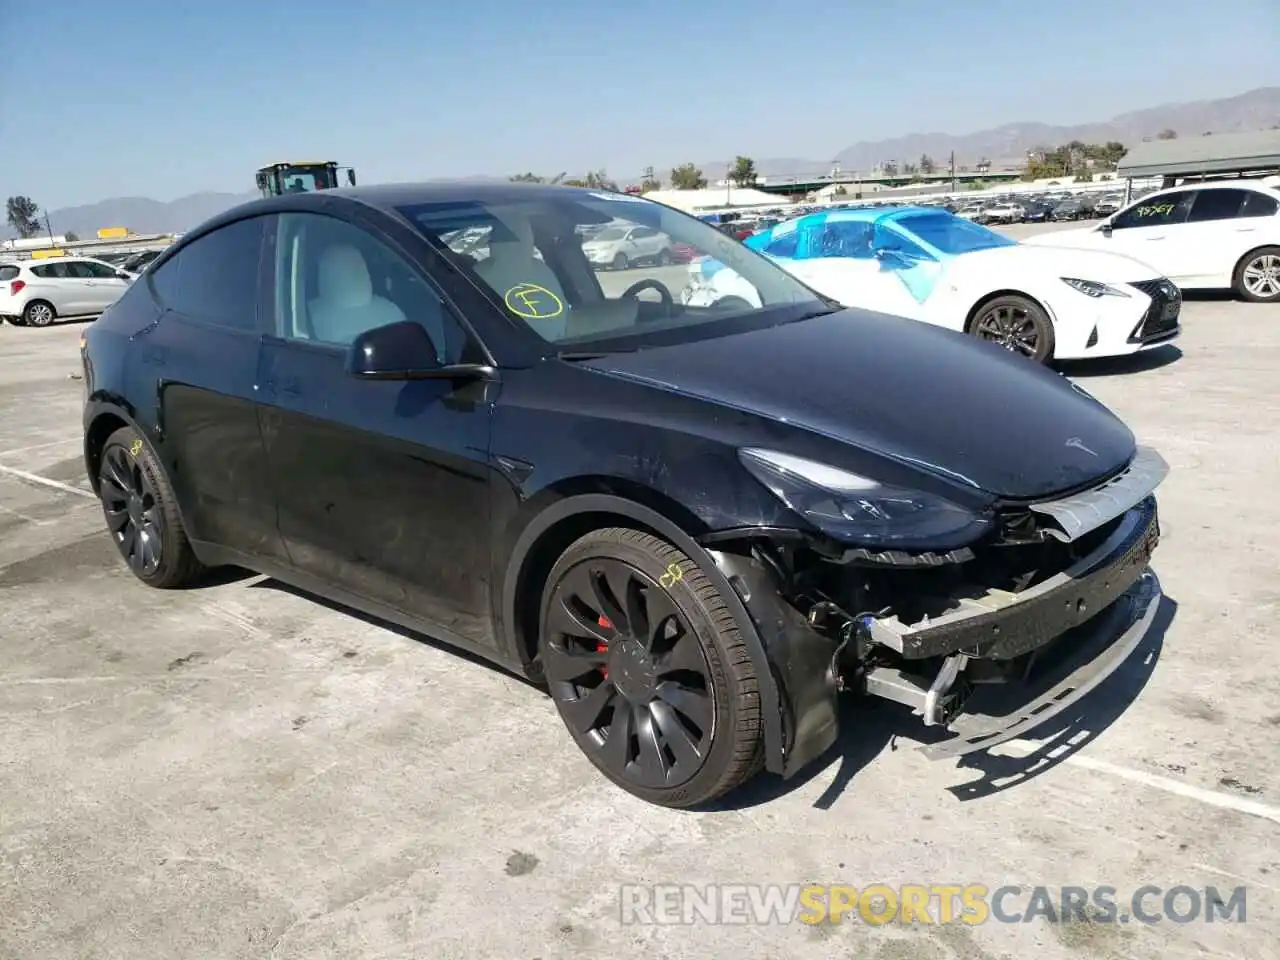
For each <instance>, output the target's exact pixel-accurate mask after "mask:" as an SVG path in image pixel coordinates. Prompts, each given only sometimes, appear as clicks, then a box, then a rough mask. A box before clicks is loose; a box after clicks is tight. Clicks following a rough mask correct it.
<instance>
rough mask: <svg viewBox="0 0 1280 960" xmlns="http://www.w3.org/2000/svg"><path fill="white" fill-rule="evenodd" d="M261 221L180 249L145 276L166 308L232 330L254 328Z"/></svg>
mask: <svg viewBox="0 0 1280 960" xmlns="http://www.w3.org/2000/svg"><path fill="white" fill-rule="evenodd" d="M265 224H266V218H265V217H251V218H250V219H248V220H237V221H236V222H235V223H229V224H227V225H226V226H225V227H219V228H218V229H217V230H214V231H213V232H212V233H208V234H205V235H204V236H203V237H201V238H200V239H198V240H196V241H194V242H192V243H190V244H188V245H187V246H185V247H183V248H182V249H181V250H179V251H178V253H177V254H176V255H175V256H173V257H171V258H170V259H169V260H167V261H165V262H164V264H162V265H161V267H160V269H159V270H157V271H155V273H153V274H151V279H152V284H153V286H154V288H155V291H156V293H157V294H158V295H159V297H160V300H161V302H162V303H163V304H164V305H165V306H166V307H168V308H169V309H171V310H173V311H175V312H177V313H180V314H182V315H183V316H187V317H191V318H192V319H195V320H203V321H206V322H208V323H215V324H218V325H219V326H224V327H229V328H231V329H233V330H244V331H252V330H257V329H258V264H259V262H260V260H261V258H262V238H263V228H264V226H265Z"/></svg>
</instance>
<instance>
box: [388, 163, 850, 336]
mask: <svg viewBox="0 0 1280 960" xmlns="http://www.w3.org/2000/svg"><path fill="white" fill-rule="evenodd" d="M521 192H522V191H512V192H511V193H508V194H505V195H503V196H501V198H500V199H499V200H494V201H484V200H472V199H467V198H461V199H451V200H448V201H441V202H434V203H424V204H418V205H415V206H411V207H402V208H400V209H399V212H400V213H401V214H402V215H403V216H405V217H406V218H407V219H408V220H409V221H410V222H411V223H413V224H414V225H415V226H416V227H417V228H418V230H419V231H420V232H421V233H422V234H423V235H424V236H426V237H427V238H428V239H429V240H431V241H433V242H434V243H436V244H437V245H439V246H441V247H443V248H444V249H445V250H446V251H447V252H448V254H449V255H450V259H451V260H452V261H453V262H454V263H455V264H457V265H458V266H459V267H460V268H462V270H463V272H464V273H468V274H469V275H470V276H471V277H472V279H473V280H474V281H475V282H477V283H478V284H479V285H480V286H481V288H482V289H487V292H488V293H490V294H491V295H492V299H493V300H494V302H495V303H496V304H500V305H502V307H503V308H505V310H506V312H507V314H508V315H509V316H510V317H511V319H512V320H513V322H519V323H522V324H523V325H524V326H526V327H527V328H528V329H529V330H532V331H533V332H534V333H536V334H537V335H538V336H540V337H541V338H542V339H543V340H545V341H547V342H548V343H549V344H553V345H554V347H555V349H556V350H557V351H558V352H561V353H583V352H589V351H590V350H591V349H593V348H596V347H598V348H599V349H602V350H604V351H605V352H608V350H614V349H619V350H620V349H635V348H641V347H646V346H657V345H662V344H669V343H679V342H683V341H687V340H692V339H703V338H706V337H712V336H722V335H727V334H729V333H733V332H738V331H741V330H746V329H754V328H757V327H761V326H773V325H776V324H779V323H787V322H791V321H793V320H797V319H801V318H802V317H805V316H815V315H817V314H820V313H827V312H830V311H831V310H832V309H834V307H833V306H832V305H831V304H829V303H827V302H826V301H825V300H823V299H821V298H819V297H818V295H817V294H815V293H814V292H813V291H812V290H810V289H809V288H808V287H806V286H804V285H803V284H802V283H800V282H799V281H798V280H796V279H794V278H793V277H791V276H790V275H789V274H787V273H786V272H785V271H783V270H782V269H781V268H779V267H777V266H775V265H774V264H773V263H771V262H770V261H769V260H767V259H766V258H764V257H762V256H760V255H759V254H757V253H755V252H754V251H752V250H749V249H747V247H745V246H744V245H743V244H742V243H740V242H738V241H737V240H734V239H733V238H731V237H728V236H726V235H725V234H724V233H722V232H721V231H719V230H717V229H716V228H715V227H713V226H711V225H709V224H707V223H703V222H702V221H701V220H699V219H697V218H695V217H692V216H689V215H688V214H685V213H681V212H680V211H678V210H675V209H673V208H671V207H668V206H665V205H663V204H659V203H654V202H653V201H650V200H644V199H641V198H640V197H635V196H629V195H625V194H612V193H605V192H599V193H596V192H591V191H587V190H576V189H567V188H563V189H557V190H555V191H550V190H538V191H530V192H529V195H528V199H525V198H523V197H521V196H520V193H521ZM600 226H603V229H600V230H599V232H598V233H595V234H594V235H592V230H593V229H595V228H597V227H600ZM584 235H585V236H588V237H590V239H592V240H604V241H610V242H609V243H607V244H602V245H596V244H592V243H590V242H588V243H586V244H584V243H583V242H582V238H583V236H584Z"/></svg>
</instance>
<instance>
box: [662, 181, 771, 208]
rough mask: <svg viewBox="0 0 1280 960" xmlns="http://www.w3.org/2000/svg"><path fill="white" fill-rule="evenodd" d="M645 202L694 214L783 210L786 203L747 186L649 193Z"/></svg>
mask: <svg viewBox="0 0 1280 960" xmlns="http://www.w3.org/2000/svg"><path fill="white" fill-rule="evenodd" d="M644 196H645V199H646V200H656V201H657V202H658V203H665V204H666V205H667V206H669V207H675V208H676V209H677V210H684V211H685V212H686V213H698V212H700V211H703V210H723V209H725V208H726V207H742V208H744V209H751V208H761V209H763V208H767V207H785V206H787V205H788V204H789V203H790V201H789V200H788V199H787V198H786V197H780V196H776V195H774V194H771V193H765V192H764V191H762V190H752V189H751V188H750V187H706V188H704V189H702V190H651V191H649V192H648V193H646V194H645V195H644Z"/></svg>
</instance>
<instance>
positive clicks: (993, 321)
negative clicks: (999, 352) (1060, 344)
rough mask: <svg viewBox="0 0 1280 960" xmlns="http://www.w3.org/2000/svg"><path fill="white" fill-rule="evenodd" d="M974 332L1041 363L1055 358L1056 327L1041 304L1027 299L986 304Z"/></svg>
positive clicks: (1002, 298)
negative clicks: (1054, 327) (1050, 321)
mask: <svg viewBox="0 0 1280 960" xmlns="http://www.w3.org/2000/svg"><path fill="white" fill-rule="evenodd" d="M970 332H971V333H972V334H973V335H974V336H975V337H977V338H978V339H979V340H985V341H987V342H988V343H994V344H996V345H997V346H1001V347H1004V348H1005V349H1006V350H1009V351H1010V352H1012V353H1017V354H1021V355H1022V356H1024V357H1029V358H1030V359H1032V360H1035V361H1037V362H1039V363H1045V362H1047V361H1048V360H1049V358H1050V357H1051V356H1052V355H1053V327H1052V325H1051V324H1050V323H1049V317H1048V315H1047V314H1046V313H1045V312H1044V310H1043V309H1041V307H1040V306H1039V304H1037V303H1035V302H1034V301H1032V300H1028V299H1027V298H1025V297H1018V296H1005V297H997V298H996V299H994V300H992V301H990V302H989V303H985V304H983V305H982V307H981V309H980V310H979V311H978V314H977V316H976V317H974V320H973V324H972V325H971V327H970Z"/></svg>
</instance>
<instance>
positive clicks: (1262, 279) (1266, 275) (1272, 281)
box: [1231, 247, 1280, 303]
mask: <svg viewBox="0 0 1280 960" xmlns="http://www.w3.org/2000/svg"><path fill="white" fill-rule="evenodd" d="M1231 285H1232V287H1233V288H1234V289H1235V292H1236V295H1237V296H1238V297H1240V298H1241V299H1242V300H1248V301H1249V302H1250V303H1278V302H1280V247H1259V248H1258V249H1257V250H1251V251H1250V252H1249V253H1246V254H1245V255H1244V257H1243V258H1241V260H1240V262H1239V263H1238V264H1236V269H1235V273H1234V274H1233V275H1232V278H1231Z"/></svg>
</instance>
